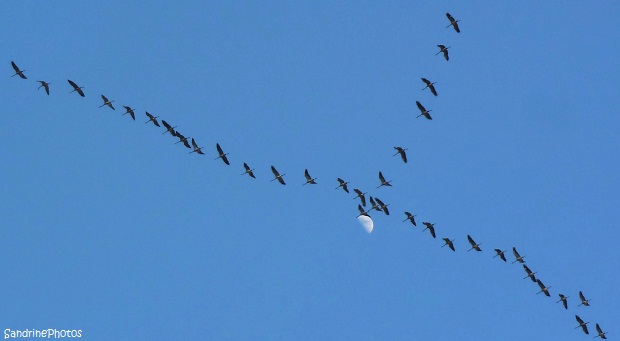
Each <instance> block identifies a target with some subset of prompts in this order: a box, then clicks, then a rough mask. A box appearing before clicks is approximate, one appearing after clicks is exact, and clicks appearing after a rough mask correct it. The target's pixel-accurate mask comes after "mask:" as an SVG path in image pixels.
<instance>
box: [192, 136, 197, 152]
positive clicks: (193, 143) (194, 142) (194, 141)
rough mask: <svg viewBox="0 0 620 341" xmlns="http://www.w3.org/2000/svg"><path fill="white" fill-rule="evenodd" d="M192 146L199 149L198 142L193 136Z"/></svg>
mask: <svg viewBox="0 0 620 341" xmlns="http://www.w3.org/2000/svg"><path fill="white" fill-rule="evenodd" d="M192 146H193V147H194V149H198V144H196V140H194V138H193V137H192Z"/></svg>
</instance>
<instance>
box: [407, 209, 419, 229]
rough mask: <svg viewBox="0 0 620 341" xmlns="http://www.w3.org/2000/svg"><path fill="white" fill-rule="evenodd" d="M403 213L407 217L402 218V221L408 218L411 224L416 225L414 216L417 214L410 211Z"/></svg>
mask: <svg viewBox="0 0 620 341" xmlns="http://www.w3.org/2000/svg"><path fill="white" fill-rule="evenodd" d="M405 215H406V216H407V219H405V220H403V223H404V222H406V221H407V220H409V221H410V222H411V223H412V224H413V226H418V225H416V223H415V216H416V215H417V214H411V213H410V212H407V211H405Z"/></svg>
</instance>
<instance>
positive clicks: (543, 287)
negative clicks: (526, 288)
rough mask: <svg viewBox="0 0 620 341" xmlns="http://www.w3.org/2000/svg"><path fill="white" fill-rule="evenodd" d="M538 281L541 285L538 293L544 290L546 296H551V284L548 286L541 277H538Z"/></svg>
mask: <svg viewBox="0 0 620 341" xmlns="http://www.w3.org/2000/svg"><path fill="white" fill-rule="evenodd" d="M536 283H538V286H539V287H540V291H539V292H537V293H536V295H538V294H540V293H541V292H543V293H545V296H547V297H551V294H549V288H551V286H548V287H546V286H545V285H544V284H543V282H542V281H541V280H540V279H537V280H536Z"/></svg>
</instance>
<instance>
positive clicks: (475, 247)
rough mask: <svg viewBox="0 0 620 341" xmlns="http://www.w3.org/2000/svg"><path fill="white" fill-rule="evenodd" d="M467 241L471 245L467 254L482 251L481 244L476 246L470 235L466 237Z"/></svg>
mask: <svg viewBox="0 0 620 341" xmlns="http://www.w3.org/2000/svg"><path fill="white" fill-rule="evenodd" d="M467 240H469V244H471V248H469V250H467V252H469V251H471V250H476V251H482V249H481V248H480V245H482V244H476V242H475V241H474V238H472V237H471V236H470V235H467Z"/></svg>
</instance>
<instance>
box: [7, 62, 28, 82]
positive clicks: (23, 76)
mask: <svg viewBox="0 0 620 341" xmlns="http://www.w3.org/2000/svg"><path fill="white" fill-rule="evenodd" d="M11 66H12V67H13V70H15V73H14V74H13V76H11V77H14V76H15V75H18V76H20V77H21V78H23V79H27V78H26V75H24V71H26V70H20V69H19V68H18V67H17V65H16V64H15V62H14V61H11Z"/></svg>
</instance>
